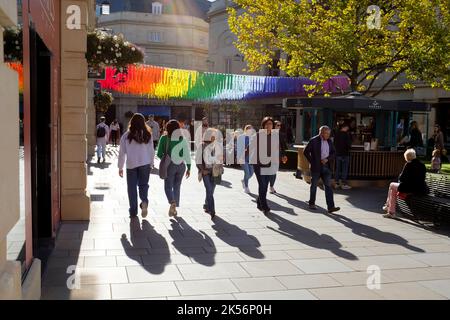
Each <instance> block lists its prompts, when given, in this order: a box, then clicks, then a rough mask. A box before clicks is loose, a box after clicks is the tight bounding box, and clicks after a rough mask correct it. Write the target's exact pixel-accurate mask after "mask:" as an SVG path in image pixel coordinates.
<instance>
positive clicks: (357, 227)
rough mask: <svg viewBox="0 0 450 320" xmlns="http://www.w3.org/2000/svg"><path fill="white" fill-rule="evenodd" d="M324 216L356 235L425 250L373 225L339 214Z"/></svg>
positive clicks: (410, 248) (413, 249)
mask: <svg viewBox="0 0 450 320" xmlns="http://www.w3.org/2000/svg"><path fill="white" fill-rule="evenodd" d="M325 216H327V217H329V218H330V219H333V220H334V221H336V222H339V223H341V224H342V225H344V226H346V227H347V228H349V229H351V230H352V232H353V233H354V234H356V235H358V236H361V237H365V238H367V239H371V240H375V241H378V242H383V243H386V244H396V245H400V246H403V247H405V248H406V249H409V250H411V251H415V252H425V250H423V249H421V248H418V247H415V246H413V245H411V244H409V243H408V240H406V239H405V238H403V237H401V236H399V235H396V234H394V233H391V232H386V231H381V230H379V229H377V228H375V227H372V226H368V225H366V224H362V223H359V222H356V221H354V220H352V219H350V218H348V217H345V216H343V215H339V214H326V215H325Z"/></svg>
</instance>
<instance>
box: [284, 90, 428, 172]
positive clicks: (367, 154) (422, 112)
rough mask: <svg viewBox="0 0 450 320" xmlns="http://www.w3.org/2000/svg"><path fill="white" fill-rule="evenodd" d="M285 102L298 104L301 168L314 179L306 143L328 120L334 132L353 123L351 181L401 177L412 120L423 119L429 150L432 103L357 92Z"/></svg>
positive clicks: (291, 105)
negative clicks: (391, 98)
mask: <svg viewBox="0 0 450 320" xmlns="http://www.w3.org/2000/svg"><path fill="white" fill-rule="evenodd" d="M284 107H285V108H288V109H297V110H299V112H300V114H301V117H300V118H301V122H302V126H301V135H302V137H303V139H302V140H303V143H302V144H299V145H296V148H297V149H298V158H299V159H298V170H301V172H302V173H303V175H306V180H308V179H309V177H308V172H309V166H308V162H307V161H306V159H305V158H304V156H303V150H304V147H305V145H306V143H307V141H309V139H311V138H312V137H313V136H315V135H317V134H318V130H319V128H320V127H321V126H323V125H327V126H328V127H330V128H331V129H332V135H333V133H334V132H335V131H336V130H338V127H339V126H340V125H341V124H344V123H345V124H348V126H349V128H350V130H349V132H350V135H351V138H352V149H351V153H350V167H349V179H350V180H388V179H393V178H395V177H397V176H398V174H399V172H400V171H401V169H402V167H403V165H404V158H403V153H404V150H405V145H404V144H403V143H402V142H404V141H405V137H407V136H408V132H409V124H410V123H411V121H416V122H417V123H418V128H419V130H420V131H421V132H422V140H423V142H424V146H423V147H418V148H417V152H418V154H419V155H425V153H426V142H427V140H428V133H427V132H428V130H427V128H428V127H429V125H430V124H429V119H428V117H429V111H430V106H429V105H428V104H425V103H418V102H411V101H382V100H375V99H371V98H367V97H363V96H359V95H357V94H350V95H348V96H344V97H335V98H301V99H285V100H284Z"/></svg>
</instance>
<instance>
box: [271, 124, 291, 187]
mask: <svg viewBox="0 0 450 320" xmlns="http://www.w3.org/2000/svg"><path fill="white" fill-rule="evenodd" d="M275 130H278V136H279V140H280V141H279V147H280V158H281V161H282V162H283V163H286V162H287V160H288V158H287V156H286V150H287V149H288V146H287V138H286V133H285V132H283V131H282V130H281V122H280V121H275ZM279 167H280V163H279V162H277V169H276V171H278V170H279ZM276 179H277V174H276V173H275V174H273V175H272V176H271V177H270V182H269V192H270V193H271V194H275V193H277V192H276V191H275V180H276Z"/></svg>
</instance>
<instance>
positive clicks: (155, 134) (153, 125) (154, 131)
mask: <svg viewBox="0 0 450 320" xmlns="http://www.w3.org/2000/svg"><path fill="white" fill-rule="evenodd" d="M147 125H148V126H149V127H150V128H151V129H152V139H153V148H154V149H155V150H156V147H157V146H158V142H159V136H160V130H159V124H158V122H156V121H155V116H154V115H150V116H149V117H148V121H147Z"/></svg>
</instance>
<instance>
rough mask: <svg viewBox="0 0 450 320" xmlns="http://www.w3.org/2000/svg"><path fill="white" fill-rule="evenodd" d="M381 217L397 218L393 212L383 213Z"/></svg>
mask: <svg viewBox="0 0 450 320" xmlns="http://www.w3.org/2000/svg"><path fill="white" fill-rule="evenodd" d="M383 218H388V219H395V218H397V216H396V215H395V213H386V214H383Z"/></svg>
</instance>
